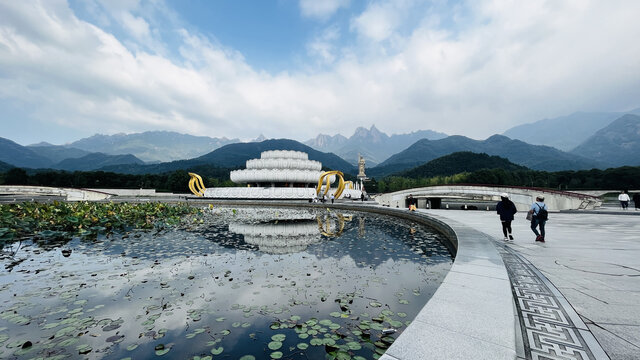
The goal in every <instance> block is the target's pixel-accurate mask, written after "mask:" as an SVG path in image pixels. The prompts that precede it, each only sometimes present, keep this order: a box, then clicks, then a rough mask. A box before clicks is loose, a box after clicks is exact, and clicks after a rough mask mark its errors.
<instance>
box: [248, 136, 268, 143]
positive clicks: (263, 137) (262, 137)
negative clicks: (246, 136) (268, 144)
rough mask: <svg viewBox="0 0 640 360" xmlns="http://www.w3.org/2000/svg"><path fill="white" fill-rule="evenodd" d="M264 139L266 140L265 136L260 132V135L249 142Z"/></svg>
mask: <svg viewBox="0 0 640 360" xmlns="http://www.w3.org/2000/svg"><path fill="white" fill-rule="evenodd" d="M265 140H267V138H266V137H265V136H264V135H263V134H260V136H258V137H257V138H255V139H253V140H251V142H262V141H265Z"/></svg>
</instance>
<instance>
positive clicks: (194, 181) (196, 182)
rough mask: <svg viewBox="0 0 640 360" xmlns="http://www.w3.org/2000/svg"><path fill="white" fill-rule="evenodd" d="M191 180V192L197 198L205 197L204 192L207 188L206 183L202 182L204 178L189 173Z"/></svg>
mask: <svg viewBox="0 0 640 360" xmlns="http://www.w3.org/2000/svg"><path fill="white" fill-rule="evenodd" d="M189 176H191V179H190V180H189V190H191V192H192V193H193V194H194V195H196V196H204V191H205V190H206V188H205V187H204V183H203V182H202V178H201V177H200V175H198V174H196V173H189Z"/></svg>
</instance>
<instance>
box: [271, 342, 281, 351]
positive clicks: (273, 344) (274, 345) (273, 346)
mask: <svg viewBox="0 0 640 360" xmlns="http://www.w3.org/2000/svg"><path fill="white" fill-rule="evenodd" d="M267 346H268V347H269V349H271V350H278V349H280V348H281V347H282V342H280V341H272V342H270V343H269V344H268V345H267Z"/></svg>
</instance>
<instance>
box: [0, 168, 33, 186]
mask: <svg viewBox="0 0 640 360" xmlns="http://www.w3.org/2000/svg"><path fill="white" fill-rule="evenodd" d="M4 181H5V184H7V185H27V184H29V175H27V172H26V171H25V170H24V169H21V168H13V169H11V170H9V171H7V174H6V175H5V177H4Z"/></svg>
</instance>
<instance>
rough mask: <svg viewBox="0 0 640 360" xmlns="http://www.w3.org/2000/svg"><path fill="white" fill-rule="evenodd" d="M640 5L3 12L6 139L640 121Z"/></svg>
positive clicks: (386, 0)
mask: <svg viewBox="0 0 640 360" xmlns="http://www.w3.org/2000/svg"><path fill="white" fill-rule="evenodd" d="M638 15H640V1H637V0H612V1H604V0H553V1H542V0H530V1H520V0H470V1H465V0H455V1H454V0H432V1H426V0H425V1H419V0H368V1H358V0H260V1H257V0H251V1H250V0H68V1H67V0H40V1H38V0H0V128H1V130H0V137H4V138H8V139H11V140H13V141H16V142H18V143H20V144H22V145H27V144H33V143H37V142H41V141H46V142H49V143H52V144H65V143H70V142H73V141H75V140H78V139H80V138H84V137H88V136H91V135H93V134H96V133H100V134H108V135H111V134H116V133H136V132H143V131H153V130H166V131H176V132H180V133H184V134H192V135H203V136H210V137H227V138H240V139H243V140H249V139H253V138H256V137H258V135H260V134H263V135H264V136H266V137H267V138H290V139H295V140H298V141H305V140H308V139H311V138H314V137H315V136H316V135H318V134H321V133H322V134H329V135H335V134H338V133H340V134H342V135H345V136H350V135H351V134H353V132H354V130H355V129H356V128H357V127H366V128H369V127H370V126H371V125H375V126H376V127H377V128H378V129H379V130H381V131H383V132H386V133H387V134H402V133H409V132H412V131H416V130H427V129H428V130H434V131H439V132H444V133H447V134H450V135H464V136H468V137H471V138H474V139H485V138H486V137H488V136H491V135H493V134H496V133H502V132H504V131H506V130H508V129H509V128H511V127H513V126H516V125H519V124H523V123H530V122H534V121H537V120H541V119H544V118H554V117H559V116H564V115H568V114H571V113H573V112H576V111H587V112H599V111H627V110H631V109H635V108H638V107H640V41H638V39H640V21H638V20H637V19H638Z"/></svg>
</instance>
